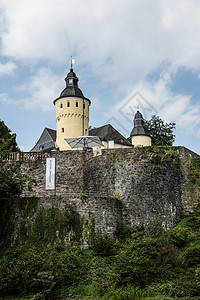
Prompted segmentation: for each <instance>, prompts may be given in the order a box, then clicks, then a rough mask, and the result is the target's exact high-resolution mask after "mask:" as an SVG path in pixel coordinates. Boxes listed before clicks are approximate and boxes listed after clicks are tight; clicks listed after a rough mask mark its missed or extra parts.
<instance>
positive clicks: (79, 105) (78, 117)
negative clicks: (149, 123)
mask: <svg viewBox="0 0 200 300" xmlns="http://www.w3.org/2000/svg"><path fill="white" fill-rule="evenodd" d="M72 67H73V65H72V63H71V69H70V72H69V73H68V74H67V77H66V78H65V82H66V88H65V89H64V90H63V91H62V92H61V94H60V96H59V97H58V98H57V99H55V100H54V101H53V103H54V105H55V110H56V124H57V130H56V131H55V130H52V129H49V128H45V129H44V131H43V133H42V135H41V136H40V138H39V140H38V142H37V143H36V145H35V146H34V147H33V148H32V149H31V152H40V151H43V152H44V151H52V150H60V151H64V150H72V147H71V146H70V144H69V143H68V142H67V141H66V139H68V138H76V137H80V136H96V137H99V139H100V140H101V145H100V147H101V148H102V149H113V148H132V147H133V146H150V145H151V137H150V134H149V132H148V131H147V130H146V129H145V127H144V120H143V116H142V114H141V113H140V112H139V111H137V113H136V114H135V117H134V128H133V130H132V131H131V134H130V137H129V138H128V139H126V138H125V137H124V136H123V135H121V134H120V133H119V132H118V131H117V130H116V129H115V128H113V127H112V126H111V125H110V124H107V125H104V126H101V127H99V128H93V129H91V130H89V109H90V106H91V100H89V99H88V98H86V97H85V96H84V95H83V92H82V91H81V89H80V88H79V87H78V81H79V79H78V77H77V76H76V74H75V73H74V70H73V68H72ZM97 146H98V145H97ZM77 148H78V147H77ZM77 148H75V149H77Z"/></svg>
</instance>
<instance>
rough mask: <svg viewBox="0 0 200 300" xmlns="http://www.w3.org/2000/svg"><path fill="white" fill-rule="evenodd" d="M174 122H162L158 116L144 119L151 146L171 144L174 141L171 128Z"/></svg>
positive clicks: (173, 127) (172, 128)
mask: <svg viewBox="0 0 200 300" xmlns="http://www.w3.org/2000/svg"><path fill="white" fill-rule="evenodd" d="M175 125H176V124H175V123H164V121H163V120H162V119H160V118H159V116H156V115H154V116H152V118H151V119H150V120H148V121H145V127H146V129H147V130H148V131H149V132H150V135H151V141H152V145H153V146H172V145H173V142H174V141H175V135H174V134H173V130H174V129H175Z"/></svg>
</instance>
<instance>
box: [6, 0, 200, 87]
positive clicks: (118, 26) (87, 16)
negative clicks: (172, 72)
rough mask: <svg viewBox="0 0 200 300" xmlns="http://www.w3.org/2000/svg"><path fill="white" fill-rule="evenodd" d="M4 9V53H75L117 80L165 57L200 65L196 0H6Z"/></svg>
mask: <svg viewBox="0 0 200 300" xmlns="http://www.w3.org/2000/svg"><path fill="white" fill-rule="evenodd" d="M1 8H2V12H3V20H4V26H3V28H4V30H2V32H1V37H2V53H3V54H4V55H5V56H10V57H13V58H15V59H17V60H21V61H24V60H26V61H28V62H29V63H30V62H31V63H36V62H37V61H38V60H46V59H47V60H50V61H54V62H56V63H59V62H63V61H64V60H65V59H66V58H67V57H69V56H70V55H71V54H75V56H76V57H77V58H78V61H79V62H84V63H89V65H90V69H91V70H93V71H94V72H98V73H99V74H100V75H102V74H103V75H104V79H109V80H113V81H114V82H116V81H118V80H121V79H122V78H123V77H124V75H125V76H126V77H127V78H129V81H130V77H132V80H134V79H137V78H139V79H142V78H144V77H145V76H146V74H148V73H149V72H151V71H153V70H155V69H156V68H157V67H158V66H160V64H161V63H163V62H166V61H167V62H168V63H170V64H172V65H178V66H179V65H184V66H186V67H188V68H194V69H199V68H200V51H199V46H200V34H199V32H200V22H199V14H200V3H199V2H198V1H197V0H190V1H189V0H176V1H174V0H168V1H163V0H151V1H149V0H135V1H132V0H124V1H121V2H118V3H117V5H116V1H114V0H110V1H107V0H97V1H93V0H86V1H82V0H76V2H72V1H71V0H57V1H54V0H42V1H41V0H16V1H14V2H13V1H12V0H2V1H1ZM126 77H125V78H124V80H126Z"/></svg>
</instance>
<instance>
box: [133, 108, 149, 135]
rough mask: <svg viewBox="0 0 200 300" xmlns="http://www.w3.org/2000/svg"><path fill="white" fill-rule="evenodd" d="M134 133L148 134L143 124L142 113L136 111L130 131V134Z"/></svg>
mask: <svg viewBox="0 0 200 300" xmlns="http://www.w3.org/2000/svg"><path fill="white" fill-rule="evenodd" d="M136 135H145V136H150V134H149V131H148V130H147V129H146V128H145V126H144V119H143V116H142V114H141V113H140V112H139V111H137V112H136V114H135V117H134V127H133V129H132V131H131V135H130V136H136Z"/></svg>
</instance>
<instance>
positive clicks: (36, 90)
mask: <svg viewBox="0 0 200 300" xmlns="http://www.w3.org/2000/svg"><path fill="white" fill-rule="evenodd" d="M62 87H63V85H62V80H61V78H60V77H58V76H56V75H55V74H53V73H52V72H51V71H50V70H49V69H47V68H41V69H39V70H38V72H37V73H36V74H35V75H34V76H33V77H32V78H31V80H30V81H29V82H28V83H27V84H26V85H25V86H24V85H23V86H21V88H22V89H24V90H25V91H28V92H29V94H30V96H29V97H27V98H24V99H21V100H19V101H18V103H20V104H24V107H25V108H26V109H28V110H33V109H36V110H37V109H39V110H42V111H48V110H52V109H53V104H52V102H53V100H55V99H56V98H57V97H58V96H59V94H60V91H61V89H62Z"/></svg>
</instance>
